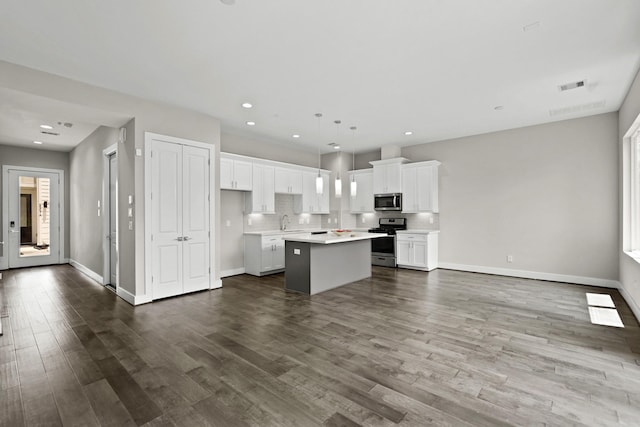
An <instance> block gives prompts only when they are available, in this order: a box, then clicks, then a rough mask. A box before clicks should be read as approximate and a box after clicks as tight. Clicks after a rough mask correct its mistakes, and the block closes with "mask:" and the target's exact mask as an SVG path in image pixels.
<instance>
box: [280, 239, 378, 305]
mask: <svg viewBox="0 0 640 427" xmlns="http://www.w3.org/2000/svg"><path fill="white" fill-rule="evenodd" d="M385 236H386V235H382V234H377V233H363V232H351V233H346V234H344V235H340V236H338V235H336V234H335V233H333V232H328V233H327V234H306V235H292V236H285V237H284V240H285V289H287V290H289V291H296V292H301V293H304V294H309V295H314V294H317V293H319V292H324V291H327V290H329V289H333V288H337V287H338V286H342V285H346V284H347V283H351V282H355V281H358V280H361V279H365V278H367V277H370V276H371V239H377V238H381V237H385Z"/></svg>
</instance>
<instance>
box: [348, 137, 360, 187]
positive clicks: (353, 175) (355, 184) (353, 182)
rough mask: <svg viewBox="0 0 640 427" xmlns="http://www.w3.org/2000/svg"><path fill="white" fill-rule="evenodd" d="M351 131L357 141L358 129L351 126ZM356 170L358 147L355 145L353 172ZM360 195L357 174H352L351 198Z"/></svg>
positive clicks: (352, 161)
mask: <svg viewBox="0 0 640 427" xmlns="http://www.w3.org/2000/svg"><path fill="white" fill-rule="evenodd" d="M349 129H351V136H352V138H351V139H352V140H355V134H356V129H357V128H356V127H355V126H351V127H350V128H349ZM355 169H356V147H355V143H354V145H353V153H352V156H351V170H355ZM357 194H358V183H357V182H356V174H355V173H352V174H351V197H356V195H357Z"/></svg>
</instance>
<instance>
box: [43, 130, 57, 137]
mask: <svg viewBox="0 0 640 427" xmlns="http://www.w3.org/2000/svg"><path fill="white" fill-rule="evenodd" d="M40 133H44V134H45V135H53V136H58V135H60V134H59V133H55V132H49V131H46V130H41V131H40Z"/></svg>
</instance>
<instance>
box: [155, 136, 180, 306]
mask: <svg viewBox="0 0 640 427" xmlns="http://www.w3.org/2000/svg"><path fill="white" fill-rule="evenodd" d="M182 168H183V165H182V146H181V145H178V144H171V143H167V142H162V141H153V142H152V147H151V227H152V232H151V233H152V234H151V251H152V255H151V263H152V275H151V282H152V286H153V298H154V299H157V298H166V297H169V296H173V295H179V294H181V293H182V292H183V284H182V282H183V278H182V276H183V272H182V252H183V245H182V241H183V234H182V187H183V184H182Z"/></svg>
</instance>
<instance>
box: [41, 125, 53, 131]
mask: <svg viewBox="0 0 640 427" xmlns="http://www.w3.org/2000/svg"><path fill="white" fill-rule="evenodd" d="M40 127H41V128H42V129H47V130H51V129H53V126H49V125H40Z"/></svg>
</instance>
